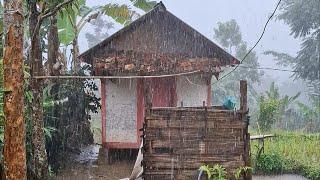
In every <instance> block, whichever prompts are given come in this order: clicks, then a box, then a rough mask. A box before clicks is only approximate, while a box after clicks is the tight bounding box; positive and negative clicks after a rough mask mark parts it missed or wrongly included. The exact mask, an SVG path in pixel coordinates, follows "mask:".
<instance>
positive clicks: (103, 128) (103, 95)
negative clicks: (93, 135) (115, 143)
mask: <svg viewBox="0 0 320 180" xmlns="http://www.w3.org/2000/svg"><path fill="white" fill-rule="evenodd" d="M100 82H101V83H100V86H101V87H100V88H101V142H102V144H105V143H106V142H107V139H106V135H107V134H106V133H107V131H106V128H107V127H106V125H107V122H106V121H107V109H106V108H107V107H106V98H107V96H106V93H107V90H106V84H107V83H106V79H100Z"/></svg>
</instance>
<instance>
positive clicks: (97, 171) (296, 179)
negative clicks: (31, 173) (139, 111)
mask: <svg viewBox="0 0 320 180" xmlns="http://www.w3.org/2000/svg"><path fill="white" fill-rule="evenodd" d="M112 154H114V156H113V157H111V161H110V160H108V159H107V158H106V154H105V152H104V150H103V149H102V148H100V146H99V145H91V146H88V147H85V148H83V149H82V152H81V153H80V154H77V155H74V156H73V157H71V158H68V159H73V160H72V161H70V163H68V164H67V165H66V167H64V168H63V169H62V170H60V171H59V172H58V174H57V176H56V177H54V178H53V179H56V180H118V179H122V178H126V177H129V176H130V174H131V171H132V168H133V166H134V163H135V158H136V155H137V151H132V152H128V151H122V152H121V151H117V152H112ZM253 180H306V178H304V177H301V176H296V175H277V176H254V177H253Z"/></svg>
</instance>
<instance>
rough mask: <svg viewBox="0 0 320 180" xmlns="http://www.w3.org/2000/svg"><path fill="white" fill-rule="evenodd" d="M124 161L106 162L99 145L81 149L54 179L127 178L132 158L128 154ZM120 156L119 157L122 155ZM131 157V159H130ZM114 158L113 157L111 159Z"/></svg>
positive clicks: (132, 162) (93, 179)
mask: <svg viewBox="0 0 320 180" xmlns="http://www.w3.org/2000/svg"><path fill="white" fill-rule="evenodd" d="M119 153H122V154H126V155H125V156H126V157H127V158H126V159H117V160H114V159H113V161H112V162H108V159H107V158H106V156H105V152H104V150H103V148H101V146H99V145H91V146H88V147H85V148H83V149H82V152H81V153H80V154H79V155H76V156H75V157H74V161H73V162H72V163H68V167H66V168H65V169H63V170H61V171H60V172H59V173H58V175H57V177H56V178H55V179H57V180H88V179H90V180H102V179H103V180H115V179H121V178H125V177H129V175H130V174H131V171H132V168H133V165H134V158H132V156H134V155H130V153H129V154H128V152H119ZM122 154H121V155H122ZM130 156H131V157H130ZM113 158H115V157H113Z"/></svg>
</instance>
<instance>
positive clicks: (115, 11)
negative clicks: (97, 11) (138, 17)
mask: <svg viewBox="0 0 320 180" xmlns="http://www.w3.org/2000/svg"><path fill="white" fill-rule="evenodd" d="M101 10H102V12H103V13H104V14H105V15H107V16H110V17H111V18H112V19H114V20H115V21H116V22H118V23H120V24H126V23H127V22H128V21H131V18H132V16H133V15H134V14H136V12H135V11H133V10H131V9H130V7H128V6H127V5H119V4H111V3H109V4H106V5H104V6H102V7H101Z"/></svg>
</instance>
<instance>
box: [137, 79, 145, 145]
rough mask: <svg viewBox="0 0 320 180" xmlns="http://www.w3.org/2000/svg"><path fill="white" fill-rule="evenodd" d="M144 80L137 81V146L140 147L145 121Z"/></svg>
mask: <svg viewBox="0 0 320 180" xmlns="http://www.w3.org/2000/svg"><path fill="white" fill-rule="evenodd" d="M144 111H145V109H144V80H143V79H138V80H137V121H136V123H137V144H138V145H139V144H140V142H141V138H140V135H141V133H140V131H139V129H141V128H142V124H143V119H144Z"/></svg>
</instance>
